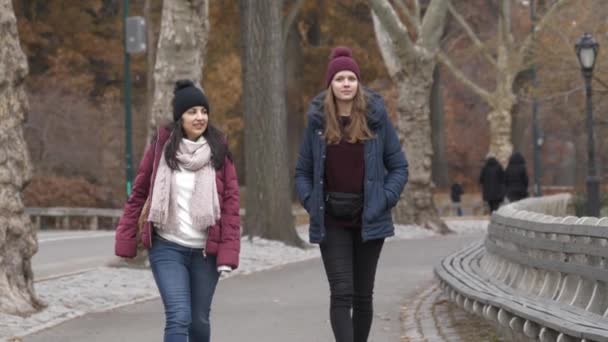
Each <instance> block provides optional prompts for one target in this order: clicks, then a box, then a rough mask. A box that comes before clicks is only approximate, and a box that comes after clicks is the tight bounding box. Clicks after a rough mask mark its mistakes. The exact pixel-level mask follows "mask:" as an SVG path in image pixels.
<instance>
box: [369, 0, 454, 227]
mask: <svg viewBox="0 0 608 342" xmlns="http://www.w3.org/2000/svg"><path fill="white" fill-rule="evenodd" d="M442 1H443V0H440V1H437V0H433V1H432V2H431V3H430V4H429V6H428V7H427V10H426V14H425V16H424V18H423V20H422V21H421V20H419V18H418V17H413V18H412V17H411V16H412V14H411V13H408V14H407V15H408V16H409V17H410V18H411V20H410V22H413V23H414V24H413V25H412V26H414V27H415V30H416V31H417V32H418V39H417V40H416V41H413V40H412V39H411V38H410V36H409V33H408V31H407V26H406V25H404V24H403V23H402V22H401V20H400V19H399V16H398V15H397V13H396V12H395V10H394V9H393V7H392V5H391V4H390V3H389V2H388V1H386V0H370V3H371V7H372V12H373V16H372V17H373V21H374V30H375V32H376V37H377V40H378V45H379V47H380V52H381V54H382V57H383V59H384V62H385V64H386V67H387V69H388V73H389V75H390V76H391V78H392V79H393V81H394V82H395V83H396V85H397V89H398V91H399V95H398V103H397V117H398V122H397V132H398V134H399V139H400V141H401V144H402V146H403V149H404V151H405V152H406V155H407V158H408V162H409V180H408V184H407V186H406V187H405V191H404V192H403V193H402V195H401V200H400V201H399V203H397V206H396V207H395V209H394V212H393V213H394V218H395V221H396V222H397V223H401V224H417V225H420V226H423V227H426V228H428V229H432V230H433V231H436V232H439V233H447V232H449V229H448V227H447V226H446V224H445V223H444V222H443V221H442V220H441V218H440V217H439V214H438V212H437V208H436V207H435V203H434V201H433V182H432V159H433V147H432V146H433V145H432V139H431V114H430V98H431V88H432V85H433V70H434V69H435V66H436V64H437V62H436V58H435V51H437V49H438V47H439V40H440V38H441V35H442V33H443V27H444V22H445V17H446V13H447V6H446V5H445V2H442ZM416 12H417V11H416Z"/></svg>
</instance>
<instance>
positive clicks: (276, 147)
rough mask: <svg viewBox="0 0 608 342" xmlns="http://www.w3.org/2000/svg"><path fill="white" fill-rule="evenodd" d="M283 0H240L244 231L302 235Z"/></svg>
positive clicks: (294, 241) (293, 238) (294, 238)
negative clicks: (296, 210)
mask: <svg viewBox="0 0 608 342" xmlns="http://www.w3.org/2000/svg"><path fill="white" fill-rule="evenodd" d="M282 3H283V2H282V1H281V0H257V1H249V0H241V1H240V3H239V4H240V17H241V34H242V35H241V39H242V48H243V54H242V56H243V57H242V63H241V64H242V67H243V112H244V119H245V170H246V172H245V175H246V176H245V179H246V183H247V190H246V215H245V227H244V229H245V233H246V234H248V235H249V236H259V237H262V238H267V239H273V240H280V241H283V242H285V243H287V244H290V245H301V244H302V241H301V240H300V238H299V237H298V235H297V234H296V231H295V229H294V217H293V214H292V212H291V198H290V194H291V189H290V187H289V184H290V181H289V179H288V177H289V172H288V171H287V170H288V168H289V166H288V156H287V150H288V143H287V115H286V105H285V96H284V95H285V75H284V70H285V69H284V59H283V56H284V49H283V47H284V44H283V36H282Z"/></svg>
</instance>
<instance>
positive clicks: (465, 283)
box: [435, 198, 608, 342]
mask: <svg viewBox="0 0 608 342" xmlns="http://www.w3.org/2000/svg"><path fill="white" fill-rule="evenodd" d="M545 200H546V201H551V200H552V199H551V198H547V199H545ZM535 201H536V200H535ZM525 204H526V203H519V204H517V203H515V204H513V205H512V207H509V206H507V208H505V209H504V210H503V209H501V210H500V211H499V212H498V213H495V214H494V215H493V216H492V219H491V222H490V226H489V228H488V234H487V236H486V238H485V240H484V241H483V242H478V243H475V244H473V245H471V246H469V247H467V248H465V249H463V250H461V251H458V252H456V253H454V254H452V255H450V256H448V257H446V258H444V259H443V260H442V261H441V263H440V264H438V265H437V266H436V268H435V273H436V275H437V276H438V278H439V279H441V282H442V287H443V288H444V290H445V292H446V293H447V294H448V296H449V297H450V299H452V300H453V301H454V302H456V303H457V304H458V305H460V306H462V307H463V308H465V310H467V311H469V312H472V313H475V314H477V315H479V316H480V317H483V318H484V319H487V320H488V321H490V322H492V323H494V324H495V326H496V327H497V328H498V329H499V330H501V331H503V332H505V333H506V335H507V336H508V337H509V338H510V339H513V340H517V341H543V342H544V341H560V342H565V341H608V317H607V316H608V285H607V284H608V265H606V261H605V260H606V259H607V258H608V248H606V246H608V242H607V241H608V240H607V238H608V231H607V230H606V229H605V228H606V226H608V224H607V221H608V220H607V219H601V220H599V219H597V218H576V217H553V216H548V215H544V214H539V213H534V212H530V211H526V210H522V207H524V206H525ZM538 204H539V203H538V202H535V203H528V205H529V206H528V209H530V208H532V209H535V210H538V209H539V208H537V207H535V206H537V205H538ZM541 207H542V205H541Z"/></svg>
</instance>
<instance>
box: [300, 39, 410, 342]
mask: <svg viewBox="0 0 608 342" xmlns="http://www.w3.org/2000/svg"><path fill="white" fill-rule="evenodd" d="M325 86H326V90H325V91H323V92H322V93H321V94H319V95H317V96H316V97H315V98H314V99H313V100H312V102H311V104H310V107H309V110H308V127H307V128H306V131H305V132H304V139H303V142H302V145H301V147H300V154H299V156H298V163H297V166H296V172H295V181H296V190H297V193H298V198H299V200H300V202H301V203H302V205H303V206H304V208H305V209H306V211H307V212H308V214H309V215H310V227H309V237H310V242H312V243H318V244H320V249H321V257H322V259H323V265H324V266H325V273H326V275H327V280H328V282H329V289H330V309H329V312H330V322H331V327H332V330H333V333H334V337H335V339H336V341H337V342H365V341H367V338H368V335H369V332H370V328H371V325H372V319H373V316H374V315H373V298H372V297H373V290H374V281H375V277H376V266H377V264H378V258H379V257H380V251H381V250H382V245H383V243H384V239H385V238H387V237H389V236H392V235H394V226H393V222H392V219H391V208H392V207H394V206H395V205H396V204H397V202H398V201H399V198H400V196H401V192H402V191H403V188H404V186H405V184H406V182H407V177H408V164H407V160H406V159H405V154H404V153H403V150H402V149H401V144H400V143H399V138H398V137H397V133H396V131H395V128H394V127H393V125H392V123H391V120H390V118H389V117H388V114H387V111H386V108H385V106H384V101H383V100H382V97H381V96H380V95H378V94H376V93H374V92H372V91H370V90H368V89H365V88H364V87H363V86H362V85H361V80H360V77H359V66H358V65H357V62H356V61H355V59H354V58H353V56H352V53H351V50H350V49H348V48H345V47H337V48H335V49H334V50H333V51H332V53H331V57H330V62H329V64H328V66H327V71H326V74H325Z"/></svg>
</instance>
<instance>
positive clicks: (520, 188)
mask: <svg viewBox="0 0 608 342" xmlns="http://www.w3.org/2000/svg"><path fill="white" fill-rule="evenodd" d="M505 185H506V188H507V198H508V199H509V202H515V201H519V200H521V199H524V198H526V197H528V172H527V171H526V160H525V159H524V156H522V155H521V153H519V152H515V153H513V154H512V155H511V158H509V165H507V169H506V170H505Z"/></svg>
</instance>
